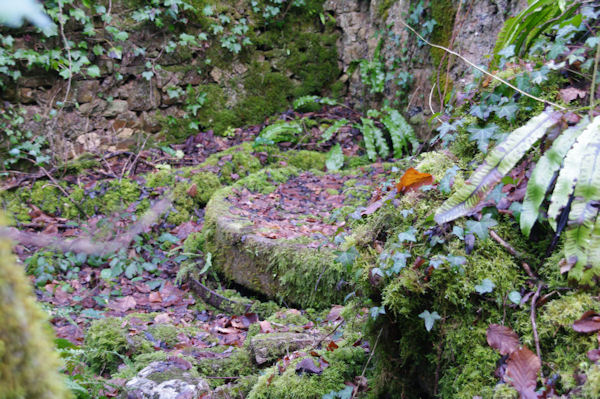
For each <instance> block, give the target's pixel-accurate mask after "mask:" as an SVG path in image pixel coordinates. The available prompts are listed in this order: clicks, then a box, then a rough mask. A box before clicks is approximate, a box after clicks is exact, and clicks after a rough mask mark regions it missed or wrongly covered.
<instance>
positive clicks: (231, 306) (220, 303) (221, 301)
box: [189, 277, 253, 313]
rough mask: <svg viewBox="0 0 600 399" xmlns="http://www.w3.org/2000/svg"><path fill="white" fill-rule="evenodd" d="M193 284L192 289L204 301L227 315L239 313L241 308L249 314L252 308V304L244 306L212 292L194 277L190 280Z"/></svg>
mask: <svg viewBox="0 0 600 399" xmlns="http://www.w3.org/2000/svg"><path fill="white" fill-rule="evenodd" d="M189 280H190V281H191V282H192V289H193V290H194V292H195V293H196V294H198V296H199V297H200V298H202V300H203V301H204V302H206V303H208V304H209V305H211V306H214V307H215V308H217V309H219V310H222V311H224V312H227V313H238V312H239V311H240V307H242V308H245V309H244V312H248V311H249V310H250V308H251V307H252V305H253V304H252V303H248V304H244V303H241V302H237V301H234V300H231V299H229V298H226V297H224V296H223V295H221V294H219V293H217V292H215V291H213V290H211V289H210V288H208V287H207V286H205V285H204V284H202V283H201V282H200V281H198V280H196V279H195V278H193V277H190V279H189Z"/></svg>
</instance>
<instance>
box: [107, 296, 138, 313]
mask: <svg viewBox="0 0 600 399" xmlns="http://www.w3.org/2000/svg"><path fill="white" fill-rule="evenodd" d="M136 306H137V302H136V301H135V298H134V297H132V296H125V297H122V298H117V299H116V300H114V301H111V302H110V303H109V304H108V307H109V308H111V309H113V310H116V311H120V312H126V311H128V310H129V309H133V308H135V307H136Z"/></svg>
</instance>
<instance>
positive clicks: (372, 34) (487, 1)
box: [325, 0, 527, 134]
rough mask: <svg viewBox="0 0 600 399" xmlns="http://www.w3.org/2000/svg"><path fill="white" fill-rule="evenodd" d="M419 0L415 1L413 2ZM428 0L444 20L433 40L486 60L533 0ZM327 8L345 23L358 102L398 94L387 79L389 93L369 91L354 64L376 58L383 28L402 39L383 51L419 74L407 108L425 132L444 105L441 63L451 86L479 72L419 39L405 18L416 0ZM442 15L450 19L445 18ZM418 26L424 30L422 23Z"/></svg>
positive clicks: (346, 54) (345, 64)
mask: <svg viewBox="0 0 600 399" xmlns="http://www.w3.org/2000/svg"><path fill="white" fill-rule="evenodd" d="M416 3H417V2H416V1H412V4H413V6H414V4H416ZM425 4H426V7H429V9H430V17H431V14H433V17H437V19H440V20H439V21H438V20H436V22H437V23H438V25H437V26H436V27H435V30H434V32H433V35H432V38H431V40H432V41H433V42H434V43H436V44H440V45H443V46H446V47H447V46H449V45H450V44H451V42H452V45H451V47H452V49H453V50H454V51H457V52H458V53H459V54H461V55H463V56H465V57H466V58H467V59H469V60H470V61H473V62H474V63H475V64H481V65H485V64H487V62H488V57H489V54H491V52H492V51H493V47H494V44H495V41H496V36H497V35H498V33H499V31H500V29H501V28H502V26H503V24H504V21H505V20H506V19H507V18H509V17H510V16H513V15H515V14H516V13H517V12H518V11H520V10H521V9H523V8H524V7H525V5H526V4H527V2H526V0H500V1H495V0H470V1H467V2H466V3H464V4H462V5H461V6H460V9H459V6H458V4H459V2H458V1H452V0H432V1H430V2H429V4H427V3H425ZM325 8H326V9H327V10H329V11H330V12H331V13H333V14H334V15H335V18H336V25H337V27H338V28H339V29H340V32H341V36H340V39H339V41H338V50H339V54H338V62H339V65H340V69H342V71H343V72H344V75H343V79H344V81H347V82H348V97H349V98H350V99H351V100H353V101H355V102H356V103H358V105H367V106H372V105H373V104H374V103H378V102H379V103H380V102H381V101H382V100H383V99H384V98H385V99H388V100H392V101H393V100H394V98H395V96H396V88H395V87H394V84H393V82H392V81H390V82H388V83H387V87H386V91H385V93H384V95H383V96H381V97H379V98H378V97H376V96H372V95H369V94H368V92H367V91H366V90H365V87H364V85H363V84H362V83H361V81H360V73H359V71H358V68H356V69H354V68H353V67H352V63H353V61H355V60H357V59H360V58H365V59H372V58H373V56H374V53H375V49H376V47H377V45H378V42H379V37H381V36H378V35H377V32H384V33H385V34H387V35H388V36H390V37H395V38H396V43H389V42H390V40H388V43H386V45H384V46H383V47H382V52H381V56H382V58H383V59H384V60H385V61H386V64H387V66H388V67H391V61H390V60H395V61H396V62H397V64H398V66H397V68H398V69H399V70H402V69H404V70H406V71H409V72H410V73H411V74H412V75H413V79H414V80H413V84H412V87H411V90H410V92H409V93H408V95H407V97H408V98H407V99H406V100H405V101H404V110H403V111H404V112H405V114H407V115H408V116H409V117H412V122H413V123H414V124H416V125H419V126H420V127H421V129H420V130H421V134H424V133H426V132H427V131H428V130H429V128H428V127H427V126H426V124H425V121H426V120H427V119H428V118H429V117H430V116H431V108H433V110H434V111H435V112H438V111H440V95H439V93H437V90H436V91H435V92H432V85H433V84H434V83H436V84H437V83H438V82H439V80H438V79H437V78H436V75H437V74H438V69H439V71H440V73H441V75H445V74H446V72H447V73H448V77H447V78H446V77H444V76H441V80H442V81H441V82H440V86H445V81H446V80H447V81H448V82H450V85H449V86H450V87H454V88H456V89H461V88H463V87H464V86H465V85H466V84H467V83H469V82H470V81H471V80H472V78H473V71H472V68H471V67H469V66H468V65H467V64H465V63H464V62H462V61H461V60H457V59H456V58H455V57H451V59H450V66H449V69H447V68H448V66H447V62H448V61H447V60H448V58H447V57H446V58H444V59H443V60H442V59H440V55H439V54H438V55H437V57H436V56H435V55H433V56H432V51H431V48H429V47H428V46H418V45H417V38H416V36H415V35H414V34H413V33H409V32H408V30H407V29H406V28H405V27H404V26H403V25H402V24H401V23H400V22H399V21H400V20H404V21H406V20H407V15H408V14H409V13H410V11H411V1H410V0H395V1H389V0H372V1H368V0H327V1H326V2H325ZM442 18H445V20H443V21H442V20H441V19H442ZM448 24H449V26H448ZM415 28H416V29H417V30H419V27H415ZM453 35H454V40H452V36H453ZM403 49H404V50H403ZM405 49H410V50H409V51H410V52H411V54H410V58H409V60H408V61H404V62H399V63H398V59H400V58H401V56H402V52H403V51H406V50H405ZM440 61H443V62H444V65H443V66H442V67H439V63H440ZM430 94H431V103H430V101H429V98H430Z"/></svg>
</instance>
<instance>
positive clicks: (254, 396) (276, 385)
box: [248, 345, 366, 399]
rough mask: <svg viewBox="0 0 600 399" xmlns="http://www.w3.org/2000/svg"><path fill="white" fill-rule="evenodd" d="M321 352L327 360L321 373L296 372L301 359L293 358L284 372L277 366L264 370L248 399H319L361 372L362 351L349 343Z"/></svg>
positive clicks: (339, 387) (341, 386)
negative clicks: (325, 366) (330, 350)
mask: <svg viewBox="0 0 600 399" xmlns="http://www.w3.org/2000/svg"><path fill="white" fill-rule="evenodd" d="M321 353H322V356H323V358H324V359H325V360H326V361H327V362H328V363H329V366H328V367H327V368H325V369H323V372H322V374H321V375H310V374H300V375H298V374H297V373H296V365H297V364H298V363H299V362H300V361H301V360H302V359H303V358H298V359H294V360H293V361H291V362H290V364H289V365H288V366H287V368H286V369H285V371H284V372H283V373H279V372H278V371H277V366H274V367H271V368H269V369H267V370H266V371H265V373H264V374H263V375H261V376H260V377H259V379H258V382H257V383H256V385H254V387H253V388H252V390H251V391H250V393H249V394H248V399H267V398H277V399H301V398H306V399H320V398H322V397H323V395H326V394H328V393H330V392H331V391H336V392H337V391H339V390H341V389H343V388H344V387H345V385H344V382H345V381H349V380H352V379H353V378H354V377H355V376H357V375H360V373H361V370H362V367H363V365H364V362H365V360H366V356H365V352H364V350H363V349H362V348H360V347H358V348H357V347H353V346H351V345H349V346H344V347H340V348H338V349H336V350H334V351H333V352H326V351H321ZM308 358H309V359H313V358H312V357H311V356H309V357H308Z"/></svg>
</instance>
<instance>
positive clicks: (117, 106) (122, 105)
mask: <svg viewBox="0 0 600 399" xmlns="http://www.w3.org/2000/svg"><path fill="white" fill-rule="evenodd" d="M127 106H128V105H127V101H125V100H112V102H110V103H109V104H108V107H106V111H104V116H106V117H112V116H117V115H120V114H124V113H125V112H127Z"/></svg>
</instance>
